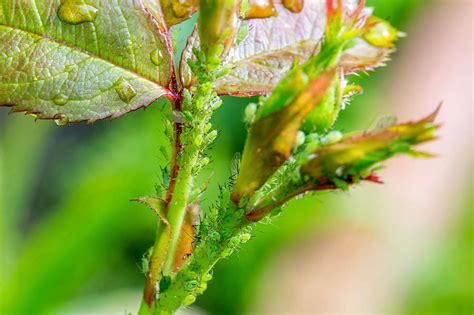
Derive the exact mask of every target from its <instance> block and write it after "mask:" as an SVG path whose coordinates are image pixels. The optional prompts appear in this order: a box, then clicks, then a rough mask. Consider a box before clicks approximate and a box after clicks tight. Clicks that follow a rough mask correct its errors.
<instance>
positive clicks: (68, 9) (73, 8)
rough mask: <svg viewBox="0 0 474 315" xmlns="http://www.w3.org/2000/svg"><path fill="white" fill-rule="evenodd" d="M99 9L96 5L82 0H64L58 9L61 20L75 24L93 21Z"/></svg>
mask: <svg viewBox="0 0 474 315" xmlns="http://www.w3.org/2000/svg"><path fill="white" fill-rule="evenodd" d="M98 12H99V10H97V8H96V7H93V6H91V5H88V4H85V3H84V1H82V0H62V1H61V5H60V6H59V9H58V16H59V18H60V19H61V21H63V22H65V23H69V24H73V25H77V24H81V23H85V22H93V21H94V20H95V18H96V17H97V14H98Z"/></svg>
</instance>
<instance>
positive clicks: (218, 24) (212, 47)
mask: <svg viewBox="0 0 474 315" xmlns="http://www.w3.org/2000/svg"><path fill="white" fill-rule="evenodd" d="M239 4H240V1H237V0H200V15H199V23H198V24H199V37H200V40H201V50H202V51H203V52H204V54H205V56H206V58H207V63H208V66H209V67H210V69H215V68H216V67H217V66H218V65H219V63H220V58H222V57H223V56H225V54H227V52H228V50H229V49H230V47H231V45H232V44H233V42H234V38H235V36H236V32H237V26H238V10H239V6H240V5H239Z"/></svg>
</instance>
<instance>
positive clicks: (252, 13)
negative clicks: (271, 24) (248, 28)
mask: <svg viewBox="0 0 474 315" xmlns="http://www.w3.org/2000/svg"><path fill="white" fill-rule="evenodd" d="M277 15H278V13H277V11H276V9H275V6H274V5H273V1H272V0H249V2H248V8H247V10H245V13H244V19H246V20H247V19H263V18H269V17H272V16H277Z"/></svg>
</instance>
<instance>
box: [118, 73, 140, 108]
mask: <svg viewBox="0 0 474 315" xmlns="http://www.w3.org/2000/svg"><path fill="white" fill-rule="evenodd" d="M114 88H115V91H116V92H117V94H118V96H119V97H120V99H121V100H122V101H123V102H125V103H130V102H131V101H132V99H133V98H134V97H135V96H137V91H135V89H134V88H133V86H132V85H131V84H130V82H128V81H127V79H125V78H124V77H120V78H119V79H118V80H117V81H116V82H115V84H114Z"/></svg>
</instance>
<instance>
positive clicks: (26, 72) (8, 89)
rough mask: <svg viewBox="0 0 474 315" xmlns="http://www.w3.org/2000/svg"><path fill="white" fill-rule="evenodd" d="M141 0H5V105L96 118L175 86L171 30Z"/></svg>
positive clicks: (1, 48) (45, 115)
mask: <svg viewBox="0 0 474 315" xmlns="http://www.w3.org/2000/svg"><path fill="white" fill-rule="evenodd" d="M160 23H161V21H157V19H156V18H154V17H152V15H151V14H150V13H148V10H147V8H146V7H145V5H144V4H143V3H142V1H138V0H114V1H105V0H89V1H87V4H85V2H84V1H79V0H63V1H59V0H54V1H33V0H23V1H14V0H4V1H1V2H0V106H12V107H13V109H12V110H13V111H15V112H19V111H24V112H27V113H33V114H36V116H37V117H38V118H42V119H61V120H65V121H69V122H78V121H87V122H94V121H96V120H100V119H105V118H115V117H118V116H121V115H124V114H126V113H128V112H130V111H133V110H136V109H138V108H141V107H145V106H148V105H150V104H151V103H153V102H154V101H155V100H157V99H158V98H160V97H161V96H163V95H166V94H167V93H168V89H167V86H168V85H169V80H170V76H171V74H170V72H171V71H172V70H171V69H172V58H171V54H170V52H169V50H168V49H167V44H166V34H165V33H164V31H163V30H162V29H161V28H160Z"/></svg>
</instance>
